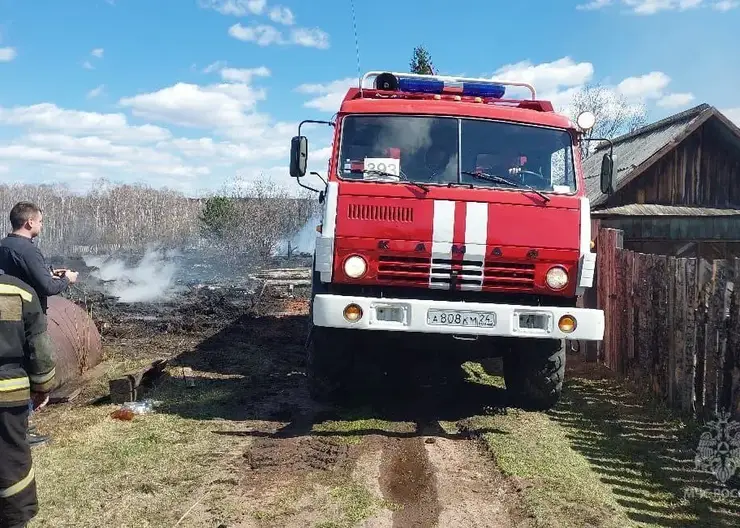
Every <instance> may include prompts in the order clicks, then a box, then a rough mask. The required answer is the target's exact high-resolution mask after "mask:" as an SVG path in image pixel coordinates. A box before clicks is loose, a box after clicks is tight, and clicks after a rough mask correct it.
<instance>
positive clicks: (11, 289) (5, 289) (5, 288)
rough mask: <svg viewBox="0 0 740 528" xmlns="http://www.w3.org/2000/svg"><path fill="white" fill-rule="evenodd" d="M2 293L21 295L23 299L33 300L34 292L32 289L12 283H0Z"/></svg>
mask: <svg viewBox="0 0 740 528" xmlns="http://www.w3.org/2000/svg"><path fill="white" fill-rule="evenodd" d="M0 295H20V296H21V299H23V300H24V301H26V302H31V301H32V300H33V294H32V293H31V292H30V291H28V290H24V289H23V288H19V287H18V286H14V285H12V284H0Z"/></svg>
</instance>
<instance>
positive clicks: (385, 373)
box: [154, 315, 506, 438]
mask: <svg viewBox="0 0 740 528" xmlns="http://www.w3.org/2000/svg"><path fill="white" fill-rule="evenodd" d="M306 330H307V318H306V317H305V316H302V315H288V316H282V317H279V316H274V315H265V316H261V317H257V316H250V315H247V316H244V317H241V318H239V319H237V320H236V321H234V322H233V323H232V324H230V325H228V326H227V327H226V328H224V329H223V330H222V331H220V332H218V333H216V334H215V335H213V336H212V337H210V338H208V339H206V340H204V341H203V342H201V343H200V344H199V345H198V346H197V347H196V348H195V349H194V350H192V351H188V352H184V353H183V354H181V355H179V356H178V357H176V358H175V359H173V360H172V361H171V362H170V366H171V367H173V368H171V369H170V373H171V377H170V378H169V379H167V380H165V381H164V382H162V383H161V384H160V385H159V386H158V387H157V389H156V391H155V393H154V397H155V398H156V399H158V400H161V401H163V404H162V405H161V407H159V408H158V411H159V412H165V413H170V414H176V415H179V416H182V417H185V418H190V419H198V420H208V419H222V420H231V421H250V422H252V424H250V425H253V423H254V422H257V423H259V422H265V424H264V427H259V426H257V425H254V427H252V428H251V430H248V431H238V432H224V431H221V432H220V433H221V434H232V435H248V436H269V437H282V438H286V437H298V436H305V435H316V436H362V435H386V436H395V437H409V436H418V435H429V436H440V437H445V438H467V434H465V433H449V432H446V431H445V430H444V429H443V428H442V427H441V426H440V425H439V422H440V421H442V422H457V421H459V420H461V419H464V418H467V417H470V416H471V415H477V414H486V413H490V412H506V391H505V390H504V389H502V388H499V387H494V386H490V385H484V384H480V383H475V382H471V377H470V374H469V373H466V372H465V371H464V370H463V369H462V368H461V367H460V364H461V362H462V361H459V360H457V359H456V358H459V357H461V356H460V355H457V356H455V357H452V356H451V355H450V349H444V348H442V349H440V348H439V347H437V348H436V349H433V348H427V347H426V346H425V344H420V346H417V347H415V348H414V349H403V350H399V349H397V348H395V347H392V346H388V344H385V345H383V344H380V343H376V342H375V341H374V340H373V339H371V338H368V339H367V340H364V342H363V343H361V344H359V345H358V346H363V347H364V348H365V350H364V351H363V354H365V355H367V357H371V358H372V361H369V362H367V364H363V365H362V367H361V368H362V370H361V371H360V372H358V373H356V375H357V379H358V387H357V389H358V390H357V396H358V397H357V399H356V400H353V401H351V402H347V405H344V406H342V407H341V408H339V407H331V408H327V407H320V406H318V405H316V404H315V403H314V402H312V400H311V398H310V397H309V395H308V391H307V388H306V378H305V349H304V344H305V339H306ZM462 345H464V343H462V344H456V348H455V350H459V349H460V347H461V346H462ZM183 367H190V368H191V369H193V371H194V372H195V379H194V385H195V386H194V387H188V386H187V383H186V380H185V379H184V378H182V377H181V373H182V372H183V371H182V368H183ZM327 422H353V426H352V427H351V428H349V429H348V430H346V431H342V430H341V426H338V427H333V428H331V430H322V427H321V424H324V423H327ZM390 422H393V423H392V424H391V423H390ZM398 423H402V424H404V423H405V424H407V426H405V427H403V426H399V425H398ZM499 432H500V431H499ZM478 433H480V431H478Z"/></svg>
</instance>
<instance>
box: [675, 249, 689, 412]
mask: <svg viewBox="0 0 740 528" xmlns="http://www.w3.org/2000/svg"><path fill="white" fill-rule="evenodd" d="M686 263H687V260H686V259H675V260H674V277H675V278H674V280H673V286H674V288H673V290H674V295H673V301H672V303H673V320H672V328H671V333H672V334H673V345H672V347H671V352H672V355H671V358H672V361H671V364H672V370H671V377H672V379H673V384H672V389H673V390H672V394H671V402H672V404H673V405H675V406H676V407H679V408H682V407H683V398H682V395H683V394H684V392H685V391H686V385H687V384H690V383H691V380H689V379H687V378H686V376H687V375H688V368H687V365H686V336H687V334H688V332H687V327H686V313H687V311H688V310H689V309H690V307H689V306H688V304H687V303H688V301H687V299H686Z"/></svg>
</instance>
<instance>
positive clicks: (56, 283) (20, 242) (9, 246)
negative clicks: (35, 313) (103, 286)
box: [0, 233, 69, 313]
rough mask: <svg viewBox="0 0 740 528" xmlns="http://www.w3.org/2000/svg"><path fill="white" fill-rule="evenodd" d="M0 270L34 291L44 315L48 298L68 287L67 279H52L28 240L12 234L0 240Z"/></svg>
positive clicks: (38, 250)
mask: <svg viewBox="0 0 740 528" xmlns="http://www.w3.org/2000/svg"><path fill="white" fill-rule="evenodd" d="M0 269H1V270H3V271H4V272H5V273H7V274H8V275H12V276H14V277H18V278H19V279H21V280H22V281H23V282H25V283H26V284H28V285H29V286H31V288H33V289H34V290H36V295H38V298H39V302H40V303H41V309H42V310H43V311H44V313H46V309H47V306H48V304H47V299H48V297H50V296H52V295H57V294H58V293H61V292H63V291H64V290H66V289H67V287H68V286H69V279H68V278H66V277H62V278H56V277H52V275H51V270H50V269H49V266H47V264H46V260H45V259H44V255H43V254H42V253H41V250H40V249H39V248H38V247H37V246H36V244H34V243H33V241H32V240H31V239H30V238H27V237H24V236H21V235H14V234H13V233H10V234H8V236H6V237H5V238H3V239H2V240H0Z"/></svg>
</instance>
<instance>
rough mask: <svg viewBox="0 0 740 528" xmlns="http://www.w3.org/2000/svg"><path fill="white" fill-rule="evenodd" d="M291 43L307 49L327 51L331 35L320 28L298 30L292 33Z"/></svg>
mask: <svg viewBox="0 0 740 528" xmlns="http://www.w3.org/2000/svg"><path fill="white" fill-rule="evenodd" d="M290 41H291V43H293V44H298V45H299V46H305V47H307V48H318V49H327V48H328V47H329V35H328V34H327V33H326V32H324V31H322V30H321V29H319V28H298V29H294V30H292V31H291V32H290Z"/></svg>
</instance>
